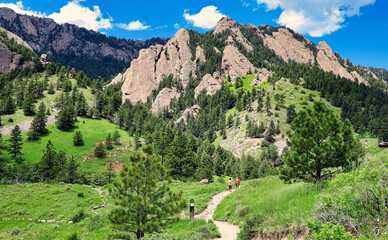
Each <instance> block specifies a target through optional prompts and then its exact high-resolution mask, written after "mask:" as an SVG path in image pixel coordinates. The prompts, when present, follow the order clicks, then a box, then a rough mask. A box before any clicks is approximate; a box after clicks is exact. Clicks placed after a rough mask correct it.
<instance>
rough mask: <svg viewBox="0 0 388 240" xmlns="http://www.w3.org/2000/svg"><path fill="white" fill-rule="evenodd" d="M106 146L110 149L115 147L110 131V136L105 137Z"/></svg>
mask: <svg viewBox="0 0 388 240" xmlns="http://www.w3.org/2000/svg"><path fill="white" fill-rule="evenodd" d="M105 147H106V149H108V150H110V149H113V144H112V137H111V135H110V133H108V136H107V137H106V139H105Z"/></svg>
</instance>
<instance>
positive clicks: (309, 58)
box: [251, 27, 314, 64]
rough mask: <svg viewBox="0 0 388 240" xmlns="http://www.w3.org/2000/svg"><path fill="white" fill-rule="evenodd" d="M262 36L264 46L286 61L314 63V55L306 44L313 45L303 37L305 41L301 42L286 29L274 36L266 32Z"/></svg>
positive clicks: (281, 29)
mask: <svg viewBox="0 0 388 240" xmlns="http://www.w3.org/2000/svg"><path fill="white" fill-rule="evenodd" d="M251 28H252V27H251ZM260 35H261V36H262V37H263V40H264V44H265V45H266V46H267V47H268V48H269V49H272V50H273V51H274V52H275V53H276V55H278V56H280V57H281V58H282V59H283V60H284V61H286V62H287V61H289V60H291V61H295V62H297V63H303V64H312V63H314V54H313V52H312V51H311V50H310V49H309V48H308V47H306V43H309V44H312V43H311V42H310V41H309V40H307V39H306V38H304V37H302V38H303V40H302V41H299V40H297V39H295V38H294V36H293V34H292V33H291V32H290V31H289V30H288V29H286V28H279V29H278V31H277V32H273V33H272V36H270V35H268V34H265V33H264V32H262V33H260Z"/></svg>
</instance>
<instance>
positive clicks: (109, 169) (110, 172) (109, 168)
mask: <svg viewBox="0 0 388 240" xmlns="http://www.w3.org/2000/svg"><path fill="white" fill-rule="evenodd" d="M106 171H107V175H108V183H109V184H110V182H111V179H112V176H113V162H112V161H109V162H108V164H107V166H106Z"/></svg>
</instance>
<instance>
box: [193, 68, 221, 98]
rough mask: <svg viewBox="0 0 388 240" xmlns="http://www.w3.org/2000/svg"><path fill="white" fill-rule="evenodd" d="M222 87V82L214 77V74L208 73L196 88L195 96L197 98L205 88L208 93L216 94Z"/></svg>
mask: <svg viewBox="0 0 388 240" xmlns="http://www.w3.org/2000/svg"><path fill="white" fill-rule="evenodd" d="M220 89H221V84H220V82H219V81H218V80H217V79H215V78H213V77H212V75H210V74H206V75H205V76H204V77H203V78H202V81H201V83H200V84H199V85H198V86H197V87H196V88H195V94H194V97H195V98H197V97H198V95H199V94H200V93H201V92H202V91H203V90H205V91H206V94H207V95H214V94H216V92H217V91H218V90H220Z"/></svg>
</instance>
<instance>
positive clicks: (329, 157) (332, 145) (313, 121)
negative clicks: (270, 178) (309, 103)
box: [280, 102, 357, 182]
mask: <svg viewBox="0 0 388 240" xmlns="http://www.w3.org/2000/svg"><path fill="white" fill-rule="evenodd" d="M292 123H293V126H294V128H295V131H294V132H291V131H288V133H287V134H288V136H289V139H290V141H288V145H289V147H291V149H292V151H288V152H286V154H285V155H284V160H285V166H284V168H283V169H282V170H281V175H280V177H281V178H282V179H283V180H284V181H286V182H291V181H292V180H302V181H305V182H319V181H322V180H324V179H328V178H329V177H331V176H332V175H333V174H334V173H336V172H340V171H342V170H344V169H346V168H347V167H349V166H351V165H352V162H354V161H356V160H357V156H355V154H354V153H353V152H354V148H355V147H356V145H357V141H356V140H355V139H354V138H353V130H352V125H351V123H350V122H349V120H347V119H346V120H345V121H343V122H340V121H339V118H338V117H337V116H336V115H335V114H334V113H333V111H332V110H330V109H328V108H326V107H325V105H324V104H323V103H322V102H315V103H314V105H313V107H312V108H309V109H308V110H307V111H302V112H301V113H299V115H298V117H296V118H295V119H294V120H293V122H292Z"/></svg>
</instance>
